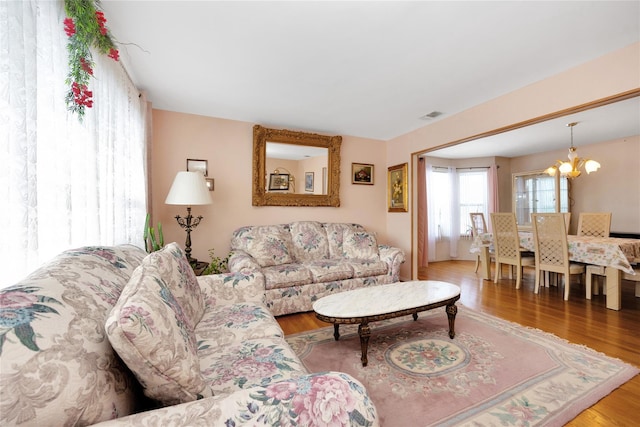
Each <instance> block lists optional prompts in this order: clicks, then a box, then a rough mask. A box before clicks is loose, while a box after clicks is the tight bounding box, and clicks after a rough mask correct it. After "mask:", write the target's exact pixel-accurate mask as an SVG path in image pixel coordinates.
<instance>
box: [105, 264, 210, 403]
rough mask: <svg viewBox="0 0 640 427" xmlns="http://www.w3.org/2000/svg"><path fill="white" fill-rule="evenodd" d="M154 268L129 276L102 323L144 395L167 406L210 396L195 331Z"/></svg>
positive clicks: (140, 270) (138, 270)
mask: <svg viewBox="0 0 640 427" xmlns="http://www.w3.org/2000/svg"><path fill="white" fill-rule="evenodd" d="M160 273H161V270H160V269H158V268H157V267H156V266H154V265H150V264H142V265H141V266H139V267H138V268H137V269H136V270H135V271H134V273H133V275H132V276H131V279H130V280H129V283H127V285H126V286H125V288H124V289H123V291H122V294H121V295H120V298H119V299H118V302H117V303H116V305H115V306H114V307H113V309H112V310H111V313H110V314H109V317H108V318H107V321H106V330H107V336H108V337H109V341H110V342H111V345H112V346H113V348H114V349H115V350H116V352H117V353H118V355H119V356H120V358H121V359H122V360H123V361H124V362H125V363H126V364H127V366H128V367H129V369H130V370H131V371H132V372H133V373H134V375H135V376H136V378H137V379H138V381H139V382H140V384H141V385H142V387H143V389H144V393H145V395H147V396H148V397H150V398H152V399H155V400H158V401H160V402H162V403H163V404H165V405H175V404H179V403H184V402H189V401H192V400H197V399H200V398H202V397H208V396H211V395H212V393H211V391H210V390H209V388H208V387H206V386H205V382H204V379H203V377H202V373H201V371H200V360H199V358H198V355H197V343H196V339H195V334H194V333H193V328H192V327H191V326H190V321H189V319H188V316H187V314H186V313H185V312H184V310H183V309H182V306H181V304H180V303H179V302H178V301H177V300H176V298H175V297H174V295H173V294H172V293H171V290H170V289H169V286H168V283H167V281H166V280H165V279H164V278H163V277H162V275H161V274H160Z"/></svg>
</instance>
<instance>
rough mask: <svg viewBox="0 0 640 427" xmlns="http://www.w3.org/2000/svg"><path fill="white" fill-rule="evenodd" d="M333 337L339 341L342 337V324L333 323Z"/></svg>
mask: <svg viewBox="0 0 640 427" xmlns="http://www.w3.org/2000/svg"><path fill="white" fill-rule="evenodd" d="M333 337H334V338H335V339H336V341H338V340H339V339H340V324H339V323H334V324H333Z"/></svg>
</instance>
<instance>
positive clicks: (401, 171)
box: [387, 163, 409, 212]
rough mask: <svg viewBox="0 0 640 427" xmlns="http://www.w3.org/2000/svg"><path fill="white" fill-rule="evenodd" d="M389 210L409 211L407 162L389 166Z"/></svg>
mask: <svg viewBox="0 0 640 427" xmlns="http://www.w3.org/2000/svg"><path fill="white" fill-rule="evenodd" d="M387 187H388V188H387V202H388V208H389V209H388V211H389V212H408V200H409V197H408V191H407V163H403V164H401V165H396V166H391V167H389V172H388V175H387Z"/></svg>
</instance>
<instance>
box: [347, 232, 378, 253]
mask: <svg viewBox="0 0 640 427" xmlns="http://www.w3.org/2000/svg"><path fill="white" fill-rule="evenodd" d="M342 250H343V256H344V257H345V258H355V259H360V260H368V261H377V260H379V259H380V256H379V254H378V242H377V240H376V235H375V234H374V233H369V232H366V231H355V230H345V231H344V237H343V243H342Z"/></svg>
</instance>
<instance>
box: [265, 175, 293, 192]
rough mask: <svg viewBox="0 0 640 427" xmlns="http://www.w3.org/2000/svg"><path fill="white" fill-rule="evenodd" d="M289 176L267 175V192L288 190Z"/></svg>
mask: <svg viewBox="0 0 640 427" xmlns="http://www.w3.org/2000/svg"><path fill="white" fill-rule="evenodd" d="M288 189H289V174H288V173H270V174H269V191H278V190H288Z"/></svg>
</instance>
